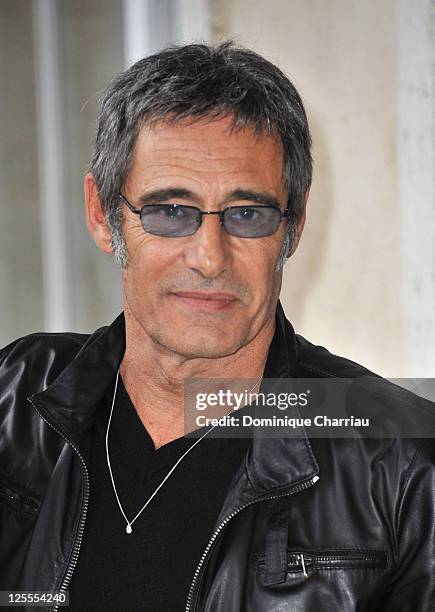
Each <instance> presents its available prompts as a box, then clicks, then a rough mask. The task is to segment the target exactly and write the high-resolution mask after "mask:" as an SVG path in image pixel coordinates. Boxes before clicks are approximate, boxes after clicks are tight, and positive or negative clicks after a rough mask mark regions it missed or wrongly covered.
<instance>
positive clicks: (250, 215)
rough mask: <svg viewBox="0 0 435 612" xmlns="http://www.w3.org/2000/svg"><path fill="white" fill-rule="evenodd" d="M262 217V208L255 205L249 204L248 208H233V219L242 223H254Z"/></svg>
mask: <svg viewBox="0 0 435 612" xmlns="http://www.w3.org/2000/svg"><path fill="white" fill-rule="evenodd" d="M260 217H261V210H258V209H257V208H254V207H253V206H247V207H246V208H234V209H232V210H231V219H232V220H233V221H239V222H241V223H252V222H254V221H258V220H259V218H260Z"/></svg>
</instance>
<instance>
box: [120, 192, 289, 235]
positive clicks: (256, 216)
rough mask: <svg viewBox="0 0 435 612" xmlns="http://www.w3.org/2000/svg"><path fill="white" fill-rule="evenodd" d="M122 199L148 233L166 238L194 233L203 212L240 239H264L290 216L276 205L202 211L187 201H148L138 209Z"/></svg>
mask: <svg viewBox="0 0 435 612" xmlns="http://www.w3.org/2000/svg"><path fill="white" fill-rule="evenodd" d="M119 198H120V199H121V200H122V201H123V202H124V204H126V205H127V206H128V208H129V209H130V210H131V212H132V213H135V214H136V215H140V219H141V222H142V227H143V228H144V230H145V231H146V232H148V233H149V234H154V236H163V237H165V238H182V237H184V236H192V235H193V234H194V233H195V232H196V231H197V230H198V229H199V228H200V227H201V223H202V218H203V216H204V215H218V216H219V219H220V223H221V226H222V228H223V229H224V230H225V231H226V232H227V233H228V234H230V235H231V236H237V237H238V238H262V237H264V236H271V235H272V234H274V233H275V232H276V231H277V229H278V227H279V225H280V223H281V221H282V219H285V218H287V219H288V217H289V211H288V209H287V210H285V211H284V212H282V210H281V209H280V208H278V207H277V206H229V207H228V208H224V210H220V211H207V210H201V209H200V208H197V207H196V206H185V205H184V204H145V206H142V208H135V207H134V206H133V205H132V204H130V202H129V201H128V200H127V198H126V197H125V196H124V195H122V193H120V194H119Z"/></svg>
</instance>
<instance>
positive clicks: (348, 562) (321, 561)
mask: <svg viewBox="0 0 435 612" xmlns="http://www.w3.org/2000/svg"><path fill="white" fill-rule="evenodd" d="M386 562H387V555H386V553H384V552H381V551H369V550H367V551H363V550H361V551H351V550H341V551H322V552H320V551H319V552H318V553H317V552H314V551H307V552H305V551H297V552H296V551H295V552H289V553H288V555H287V564H288V565H287V569H288V571H289V572H291V573H303V574H304V576H305V577H306V578H308V570H310V569H314V570H315V569H320V570H322V569H326V568H328V569H346V568H349V569H357V568H359V567H361V568H364V567H383V566H385V564H386ZM263 565H264V557H261V558H260V559H259V560H258V568H259V571H261V568H262V566H263Z"/></svg>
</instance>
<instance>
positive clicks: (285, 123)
mask: <svg viewBox="0 0 435 612" xmlns="http://www.w3.org/2000/svg"><path fill="white" fill-rule="evenodd" d="M225 116H228V117H230V118H232V129H234V130H237V129H238V128H242V127H245V126H249V127H252V129H253V130H254V131H255V132H256V133H264V132H266V133H269V134H276V135H277V136H278V138H279V140H280V142H281V145H282V149H283V179H284V182H285V185H286V189H287V191H288V207H289V212H290V216H289V223H288V236H287V237H286V240H285V242H284V244H283V249H282V251H281V254H280V256H279V260H278V266H279V269H282V266H283V265H284V262H285V260H286V258H287V256H288V254H289V253H290V251H291V245H292V242H293V236H294V228H295V225H296V224H297V222H298V220H299V219H300V217H301V215H302V213H303V211H304V206H305V199H304V197H305V193H306V191H307V189H308V188H309V186H310V183H311V177H312V158H311V136H310V131H309V127H308V122H307V117H306V114H305V110H304V107H303V104H302V101H301V98H300V96H299V94H298V92H297V91H296V89H295V87H294V86H293V84H292V83H291V82H290V80H289V79H288V78H287V77H286V76H285V75H284V73H283V72H281V70H280V69H279V68H277V67H276V66H275V65H274V64H272V63H271V62H269V61H268V60H266V59H265V58H264V57H262V56H261V55H258V54H257V53H255V52H253V51H250V50H248V49H244V48H241V47H238V46H235V45H234V44H233V42H231V41H226V42H224V43H221V44H219V45H218V46H212V45H205V44H190V45H184V46H174V47H169V48H166V49H164V50H162V51H160V52H158V53H155V54H154V55H151V56H149V57H146V58H144V59H141V60H139V61H138V62H136V63H135V64H133V66H131V67H130V68H128V69H127V70H125V71H124V72H122V73H121V74H119V75H118V76H116V77H115V78H114V79H113V80H112V82H111V83H110V84H109V86H108V87H107V89H106V91H105V93H104V96H103V99H102V102H101V112H100V117H99V121H98V128H97V133H96V137H95V142H94V146H93V151H92V158H91V164H90V172H91V173H92V174H93V176H94V179H95V182H96V185H97V189H98V192H99V196H100V200H101V203H102V206H103V209H104V211H105V214H106V219H107V223H108V226H109V229H110V231H111V235H112V247H113V252H114V255H115V258H116V260H117V262H118V263H119V264H120V265H121V266H122V267H126V265H127V250H126V245H125V241H124V237H123V233H122V220H123V214H122V210H121V208H120V206H121V204H120V201H119V193H120V191H122V188H123V185H124V184H125V181H126V179H127V176H128V172H129V170H130V164H131V160H132V154H133V150H134V146H135V143H136V139H137V136H138V133H139V131H140V129H141V128H142V127H143V126H144V125H151V124H153V123H155V122H158V121H159V120H163V119H165V120H171V121H177V120H181V119H186V118H191V119H195V118H202V117H210V119H214V118H220V117H225Z"/></svg>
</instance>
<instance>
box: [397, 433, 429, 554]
mask: <svg viewBox="0 0 435 612" xmlns="http://www.w3.org/2000/svg"><path fill="white" fill-rule="evenodd" d="M425 443H426V439H420V441H419V444H418V446H417V448H416V450H415V452H414V454H413V456H412V458H411V460H410V462H409V465H408V467H407V469H406V477H405V482H404V483H403V487H402V491H401V494H400V502H399V512H398V513H397V519H396V533H397V539H398V549H400V541H399V530H400V526H401V520H402V517H401V515H402V510H403V505H404V503H405V493H406V488H407V486H408V484H409V481H410V480H411V473H412V469H413V467H414V465H415V463H416V461H417V457H418V455H419V454H420V451H421V449H422V447H423V446H424V444H425ZM399 557H400V554H399Z"/></svg>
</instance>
